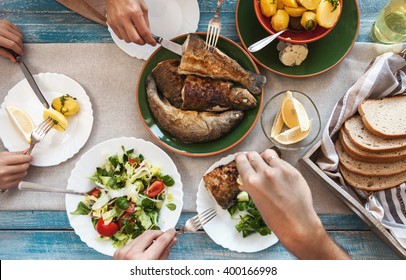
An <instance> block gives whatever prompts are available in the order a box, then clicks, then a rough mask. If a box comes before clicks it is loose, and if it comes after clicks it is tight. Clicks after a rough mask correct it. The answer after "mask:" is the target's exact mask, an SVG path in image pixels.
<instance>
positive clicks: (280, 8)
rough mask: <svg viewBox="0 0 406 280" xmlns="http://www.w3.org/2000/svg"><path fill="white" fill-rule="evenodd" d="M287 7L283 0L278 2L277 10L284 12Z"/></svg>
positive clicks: (277, 0)
mask: <svg viewBox="0 0 406 280" xmlns="http://www.w3.org/2000/svg"><path fill="white" fill-rule="evenodd" d="M284 6H285V5H284V4H283V0H276V8H277V10H282V9H283V7H284Z"/></svg>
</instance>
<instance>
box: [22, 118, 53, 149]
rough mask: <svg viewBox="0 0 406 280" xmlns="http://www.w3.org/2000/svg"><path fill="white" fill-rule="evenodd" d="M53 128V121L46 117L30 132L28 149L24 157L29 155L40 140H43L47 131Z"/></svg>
mask: <svg viewBox="0 0 406 280" xmlns="http://www.w3.org/2000/svg"><path fill="white" fill-rule="evenodd" d="M53 126H54V121H53V120H52V118H50V117H48V118H46V119H45V120H43V121H42V122H41V123H40V124H39V125H38V126H37V127H36V128H35V129H34V130H33V131H32V132H31V143H30V147H29V148H28V149H27V150H25V152H24V153H25V154H26V155H30V154H31V152H32V149H34V146H35V145H36V144H38V143H39V142H40V141H41V140H42V139H44V137H45V135H47V133H48V131H49V130H50V129H51V128H52V127H53Z"/></svg>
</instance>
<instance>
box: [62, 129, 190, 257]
mask: <svg viewBox="0 0 406 280" xmlns="http://www.w3.org/2000/svg"><path fill="white" fill-rule="evenodd" d="M122 146H123V147H124V148H125V149H126V150H129V149H134V154H142V155H143V156H144V158H145V159H148V160H149V161H150V162H151V164H152V165H154V166H158V167H160V168H161V172H162V173H163V174H167V175H170V176H172V178H173V179H174V180H175V184H174V185H173V186H171V187H169V188H168V194H171V197H172V198H173V200H171V203H174V204H175V205H176V209H175V210H174V211H171V210H169V209H168V208H167V207H165V206H163V207H162V209H161V211H160V212H159V218H158V225H159V227H160V228H161V230H164V231H165V230H167V229H170V228H174V227H175V225H176V223H177V222H178V220H179V217H180V214H181V211H182V207H183V190H182V182H181V178H180V174H179V173H178V170H177V168H176V166H175V164H174V162H173V161H172V160H171V158H170V157H169V156H168V155H167V154H166V153H165V152H164V151H163V150H162V149H161V148H159V147H157V146H156V145H154V144H153V143H151V142H147V141H145V140H142V139H137V138H128V137H122V138H114V139H110V140H107V141H104V142H102V143H100V144H98V145H96V146H94V147H93V148H91V149H90V150H89V151H87V152H86V153H85V154H84V155H83V156H82V157H81V158H80V159H79V160H78V162H77V163H76V165H75V167H74V168H73V170H72V172H71V175H70V177H69V180H68V187H67V188H68V189H71V190H80V191H90V190H91V189H93V188H94V186H95V185H94V183H93V182H92V181H91V180H90V179H89V178H88V177H89V176H91V175H93V174H94V172H95V171H96V167H98V166H101V165H102V164H103V163H104V162H105V160H106V158H107V157H108V156H111V155H115V154H121V153H122V148H121V147H122ZM82 200H83V197H82V196H78V195H66V197H65V203H66V212H67V214H68V218H69V222H70V224H71V226H72V228H73V229H74V230H75V233H76V234H77V235H79V237H80V239H81V240H82V241H83V242H85V243H86V244H87V245H88V246H89V247H91V248H93V249H95V250H96V251H98V252H100V253H103V254H106V255H110V256H112V255H113V254H114V252H115V250H116V248H114V247H113V246H112V241H111V240H100V239H99V234H98V233H97V232H96V230H95V229H94V227H93V224H92V221H91V219H90V216H87V215H71V214H70V213H71V212H73V211H75V210H76V208H77V205H78V203H79V202H80V201H82ZM164 205H165V202H164Z"/></svg>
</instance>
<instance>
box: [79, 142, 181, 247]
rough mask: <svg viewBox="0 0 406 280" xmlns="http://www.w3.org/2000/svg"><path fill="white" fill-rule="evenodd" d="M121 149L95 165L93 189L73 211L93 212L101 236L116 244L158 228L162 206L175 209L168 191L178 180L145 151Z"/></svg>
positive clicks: (92, 217)
mask: <svg viewBox="0 0 406 280" xmlns="http://www.w3.org/2000/svg"><path fill="white" fill-rule="evenodd" d="M122 149H123V153H122V154H120V155H118V154H117V155H113V156H110V157H109V158H108V159H107V160H106V162H105V163H104V164H103V165H102V166H101V167H97V168H96V172H95V173H94V174H93V176H91V177H90V179H91V180H92V181H93V182H94V184H95V187H94V189H92V190H91V191H90V192H88V194H87V195H86V196H85V198H84V201H81V202H79V203H78V206H77V208H76V210H75V211H74V212H71V214H72V215H90V217H91V219H92V222H93V225H94V227H95V229H96V231H97V232H98V233H99V234H100V238H101V239H107V240H112V241H113V246H114V247H121V246H123V245H125V244H126V243H127V242H128V241H129V240H131V239H134V238H136V237H137V236H139V235H140V234H141V233H143V232H144V231H145V230H147V229H159V226H158V215H159V211H160V209H161V207H167V208H168V209H169V210H172V211H174V210H175V209H176V205H175V204H174V203H171V201H172V200H173V197H171V195H170V194H168V193H167V189H168V187H171V186H173V185H174V184H175V181H174V180H173V178H172V177H171V176H169V175H164V174H162V173H161V170H160V168H159V167H157V166H153V165H152V164H151V163H150V162H149V161H148V160H146V159H144V157H143V156H142V154H139V155H135V154H134V150H133V149H132V150H125V148H124V147H122ZM165 198H166V202H164V201H165ZM164 204H165V205H164Z"/></svg>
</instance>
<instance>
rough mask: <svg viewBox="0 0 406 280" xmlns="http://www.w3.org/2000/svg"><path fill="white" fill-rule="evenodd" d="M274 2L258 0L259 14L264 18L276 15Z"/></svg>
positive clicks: (272, 0)
mask: <svg viewBox="0 0 406 280" xmlns="http://www.w3.org/2000/svg"><path fill="white" fill-rule="evenodd" d="M276 2H277V1H276V0H260V2H259V6H260V7H261V13H262V14H263V15H264V16H266V17H271V16H273V15H274V14H275V13H276V8H277V3H276Z"/></svg>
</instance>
